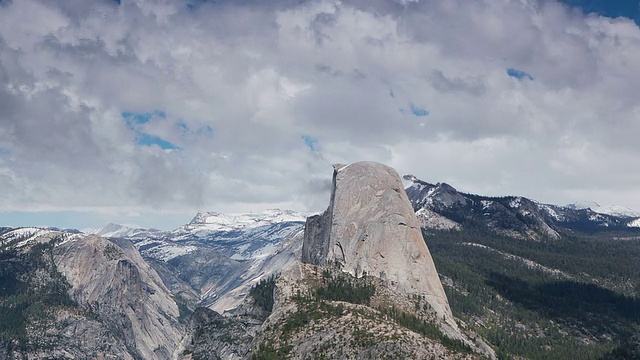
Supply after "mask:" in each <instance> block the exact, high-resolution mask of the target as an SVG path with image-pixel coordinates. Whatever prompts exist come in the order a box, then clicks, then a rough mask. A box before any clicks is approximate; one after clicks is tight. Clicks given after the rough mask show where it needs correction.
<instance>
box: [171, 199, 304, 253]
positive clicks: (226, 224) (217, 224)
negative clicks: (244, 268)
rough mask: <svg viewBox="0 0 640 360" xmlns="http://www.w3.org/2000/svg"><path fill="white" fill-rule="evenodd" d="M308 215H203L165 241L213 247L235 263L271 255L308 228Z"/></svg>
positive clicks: (278, 212)
mask: <svg viewBox="0 0 640 360" xmlns="http://www.w3.org/2000/svg"><path fill="white" fill-rule="evenodd" d="M305 220H306V215H304V214H300V213H296V212H294V211H288V210H267V211H265V212H262V213H247V214H220V213H215V212H208V213H203V212H199V213H198V214H197V215H196V216H195V217H194V218H193V220H191V222H190V223H189V224H187V225H184V226H181V227H179V228H177V229H175V230H171V231H168V232H166V233H164V235H163V236H162V239H163V240H167V241H172V242H180V243H182V244H187V245H205V246H208V247H212V248H214V249H216V250H218V251H220V252H221V253H223V254H225V255H227V256H229V257H230V258H232V259H234V260H247V259H253V258H259V257H264V256H268V255H269V254H271V253H272V252H273V251H274V250H275V248H276V246H277V244H278V243H279V242H280V241H281V240H282V239H284V238H287V237H289V236H291V235H292V234H294V233H296V232H298V231H300V229H301V228H303V227H304V222H305Z"/></svg>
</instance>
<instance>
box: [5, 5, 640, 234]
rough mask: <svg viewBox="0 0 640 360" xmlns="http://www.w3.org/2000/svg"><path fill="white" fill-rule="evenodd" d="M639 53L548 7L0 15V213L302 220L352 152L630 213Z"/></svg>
mask: <svg viewBox="0 0 640 360" xmlns="http://www.w3.org/2000/svg"><path fill="white" fill-rule="evenodd" d="M638 58H640V29H639V28H638V26H637V25H636V24H635V23H634V22H633V21H631V20H628V19H625V18H616V19H612V18H607V17H603V16H599V15H597V14H586V15H585V14H584V13H582V12H581V11H577V10H575V9H572V8H570V7H568V6H567V5H563V4H561V3H558V2H556V1H552V0H545V1H516V0H512V1H501V2H496V1H489V0H486V1H476V2H471V3H470V2H468V1H462V0H452V1H446V2H438V1H387V0H385V1H383V0H375V1H361V0H349V1H342V2H339V1H318V2H298V1H288V0H281V1H272V2H260V1H244V2H233V1H219V2H210V1H190V2H183V1H165V0H152V1H133V0H132V1H122V2H118V1H97V0H95V1H81V0H69V1H65V2H49V1H45V0H22V1H13V2H3V3H2V6H0V186H1V187H2V188H3V189H6V191H5V194H6V195H5V196H4V197H3V199H2V200H0V210H5V211H14V210H28V211H38V210H47V211H54V210H56V209H59V210H65V211H75V210H77V209H82V211H91V210H90V209H94V211H101V210H100V209H105V208H108V209H121V211H122V213H123V214H124V213H128V212H130V211H135V212H138V213H145V212H146V211H147V212H150V213H153V212H157V211H164V212H181V213H188V212H192V211H193V212H195V210H196V209H199V208H200V209H205V210H218V211H245V210H261V209H264V208H267V207H286V208H293V209H297V210H303V211H319V210H321V209H323V208H324V207H325V206H326V201H327V199H328V187H327V182H326V181H325V180H326V179H328V178H330V176H331V171H332V170H331V166H330V165H331V163H333V162H351V161H358V160H365V159H366V160H376V161H380V162H385V163H388V164H389V165H392V166H395V167H397V168H398V170H399V171H400V172H411V173H414V174H416V175H417V176H420V177H423V178H425V180H429V181H447V182H450V183H451V184H452V185H454V186H456V185H458V184H459V185H460V186H462V187H463V188H464V189H465V190H468V191H472V192H479V193H480V192H488V193H491V194H496V195H497V194H522V195H527V196H531V197H533V198H538V199H540V200H544V201H551V202H558V203H566V202H571V201H572V200H582V199H583V198H585V199H587V200H594V201H597V202H599V203H602V204H607V203H617V204H619V205H626V206H630V207H635V208H640V195H638V193H637V191H636V190H634V189H635V185H634V184H637V180H638V179H639V178H640V170H635V168H633V167H632V166H630V164H631V163H632V160H631V159H633V158H634V157H635V158H637V156H638V154H639V152H640V143H638V141H637V139H636V137H637V136H636V135H635V134H638V133H640V122H638V121H637V119H638V116H640V107H638V105H637V99H636V96H635V94H637V93H638V91H639V90H640V88H639V85H638V84H640V63H639V62H638V61H637V59H638ZM505 72H506V73H505ZM513 77H515V79H519V80H521V81H516V80H515V79H514V78H513ZM534 77H535V81H528V80H527V79H529V80H531V79H533V78H534ZM522 80H527V81H522ZM399 109H405V111H404V112H400V111H398V110H399ZM301 134H302V135H301ZM301 136H302V137H301ZM318 139H321V140H322V141H321V143H320V142H319V140H318ZM301 140H302V141H301ZM320 145H321V146H320ZM310 150H311V151H310ZM604 188H607V189H608V190H607V191H604V190H603V189H604ZM578 197H579V198H578ZM135 221H136V222H138V223H141V221H139V220H135ZM142 225H144V224H142ZM154 225H155V226H158V224H154Z"/></svg>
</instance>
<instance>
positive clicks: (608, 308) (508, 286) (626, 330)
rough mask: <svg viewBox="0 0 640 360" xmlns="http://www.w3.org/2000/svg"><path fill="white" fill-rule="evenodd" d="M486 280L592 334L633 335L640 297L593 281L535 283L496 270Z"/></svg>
mask: <svg viewBox="0 0 640 360" xmlns="http://www.w3.org/2000/svg"><path fill="white" fill-rule="evenodd" d="M486 283H487V285H489V286H491V287H492V288H494V289H495V290H496V291H497V292H498V293H499V294H500V295H501V296H503V297H504V298H506V299H508V300H510V301H512V302H514V303H517V304H520V305H522V306H524V307H525V308H528V309H530V310H534V311H536V312H538V313H539V314H540V315H541V316H544V317H547V318H549V319H551V320H554V321H558V322H561V323H564V324H566V325H569V326H574V327H577V328H578V329H581V330H582V332H588V333H591V334H593V335H606V334H614V335H617V336H620V337H622V338H628V337H630V336H632V335H634V332H635V330H634V327H635V326H637V324H638V322H639V321H640V300H638V299H635V298H631V297H627V296H624V295H620V294H618V293H616V292H613V291H611V290H608V289H605V288H602V287H599V286H597V285H594V284H587V283H581V282H576V281H557V282H545V283H538V284H537V283H531V282H527V281H524V280H522V279H518V278H515V277H509V276H506V275H503V274H498V273H490V274H489V277H488V279H487V280H486Z"/></svg>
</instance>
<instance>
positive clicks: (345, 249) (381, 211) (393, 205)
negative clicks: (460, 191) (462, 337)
mask: <svg viewBox="0 0 640 360" xmlns="http://www.w3.org/2000/svg"><path fill="white" fill-rule="evenodd" d="M302 261H303V262H306V263H310V264H315V265H321V266H322V265H326V264H332V263H335V262H338V263H340V264H341V266H342V269H343V270H344V271H347V272H349V273H351V274H352V275H355V276H360V275H362V274H363V273H365V272H366V274H369V275H373V276H377V277H380V278H381V279H382V280H384V281H385V282H386V283H387V284H388V286H389V287H390V288H392V289H395V290H397V291H400V292H403V293H406V294H416V295H421V296H424V297H425V298H426V300H427V302H428V303H429V305H431V307H432V308H433V309H434V310H435V312H436V313H437V314H438V316H439V317H441V318H444V319H445V320H446V322H447V323H448V324H450V325H451V326H452V327H453V328H456V325H455V323H454V322H453V320H452V319H453V317H452V315H451V309H450V308H449V303H448V301H447V297H446V295H445V293H444V290H443V288H442V284H441V283H440V279H439V277H438V273H437V272H436V268H435V266H434V264H433V260H432V258H431V254H430V253H429V249H427V246H426V244H425V242H424V239H423V237H422V233H421V230H420V223H419V221H418V219H417V218H416V215H415V213H414V211H413V208H412V206H411V203H410V202H409V199H408V198H407V195H406V193H405V191H404V188H403V185H402V181H401V180H400V176H399V175H398V173H397V172H396V171H395V170H394V169H392V168H390V167H388V166H385V165H382V164H379V163H374V162H358V163H354V164H351V165H346V166H345V165H334V174H333V190H332V193H331V201H330V204H329V208H328V209H327V210H326V211H325V212H324V213H323V214H322V215H317V216H313V217H310V218H309V219H308V220H307V224H306V228H305V239H304V244H303V247H302Z"/></svg>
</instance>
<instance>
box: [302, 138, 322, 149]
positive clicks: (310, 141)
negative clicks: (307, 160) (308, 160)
mask: <svg viewBox="0 0 640 360" xmlns="http://www.w3.org/2000/svg"><path fill="white" fill-rule="evenodd" d="M300 138H301V139H302V140H303V141H304V144H305V145H307V147H308V148H309V149H311V151H316V150H317V149H318V139H317V138H314V137H312V136H309V135H302V136H300Z"/></svg>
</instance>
